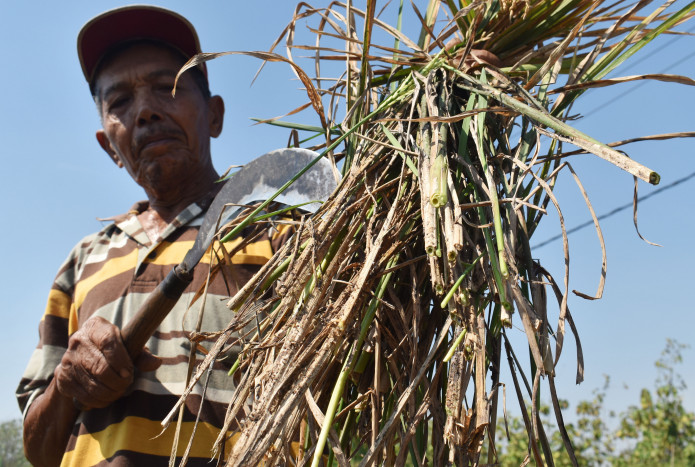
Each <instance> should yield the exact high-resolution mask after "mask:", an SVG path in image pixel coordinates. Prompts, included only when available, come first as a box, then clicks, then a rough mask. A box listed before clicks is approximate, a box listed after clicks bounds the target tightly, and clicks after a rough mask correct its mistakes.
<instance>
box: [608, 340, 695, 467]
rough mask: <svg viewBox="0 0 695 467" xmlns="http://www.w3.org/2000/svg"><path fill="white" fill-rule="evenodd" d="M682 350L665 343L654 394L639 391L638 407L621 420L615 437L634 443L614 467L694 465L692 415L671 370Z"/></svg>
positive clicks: (680, 383) (681, 385) (680, 381)
mask: <svg viewBox="0 0 695 467" xmlns="http://www.w3.org/2000/svg"><path fill="white" fill-rule="evenodd" d="M685 347H687V346H686V345H684V344H680V343H678V342H675V341H673V340H671V339H669V340H668V341H667V342H666V348H665V349H664V351H663V352H662V353H661V358H660V359H659V360H657V362H656V367H657V371H658V377H657V382H656V383H657V385H656V390H655V392H654V393H652V392H651V391H649V390H648V389H642V393H641V395H640V405H639V406H631V407H629V408H628V410H627V412H626V413H625V414H624V415H623V416H622V418H621V420H620V428H619V429H618V431H617V433H616V437H617V438H619V439H625V440H634V441H636V443H635V446H634V448H632V449H629V450H626V451H625V452H622V453H620V456H618V458H617V459H616V460H615V465H616V466H628V465H662V464H668V465H672V466H681V465H682V466H686V465H695V414H693V413H692V412H687V411H686V410H685V408H684V407H683V400H682V398H681V396H680V392H681V391H683V390H684V389H686V385H685V383H684V382H683V379H682V378H681V377H680V375H679V374H678V373H676V371H675V370H674V365H676V364H678V363H681V362H682V355H681V351H682V350H683V349H684V348H685Z"/></svg>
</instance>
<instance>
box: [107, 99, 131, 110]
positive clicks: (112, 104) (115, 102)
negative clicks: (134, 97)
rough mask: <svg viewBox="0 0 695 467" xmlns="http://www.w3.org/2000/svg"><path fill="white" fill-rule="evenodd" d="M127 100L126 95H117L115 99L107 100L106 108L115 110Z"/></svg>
mask: <svg viewBox="0 0 695 467" xmlns="http://www.w3.org/2000/svg"><path fill="white" fill-rule="evenodd" d="M127 102H128V98H127V97H118V98H116V99H113V100H112V101H111V102H109V105H108V109H109V110H116V109H119V108H121V107H123V106H125V104H126V103H127Z"/></svg>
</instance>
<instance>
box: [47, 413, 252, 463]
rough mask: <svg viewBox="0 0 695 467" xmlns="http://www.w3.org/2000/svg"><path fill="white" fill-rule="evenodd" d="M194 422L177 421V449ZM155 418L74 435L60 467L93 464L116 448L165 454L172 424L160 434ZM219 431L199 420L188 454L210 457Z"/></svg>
mask: <svg viewBox="0 0 695 467" xmlns="http://www.w3.org/2000/svg"><path fill="white" fill-rule="evenodd" d="M194 425H195V422H184V423H182V424H181V435H180V441H179V446H178V449H179V452H177V456H182V455H183V453H184V452H185V449H186V446H187V445H188V440H189V439H190V436H191V433H192V432H193V426H194ZM161 431H162V425H161V424H160V422H158V421H153V420H148V419H146V418H141V417H126V418H125V419H124V420H123V421H122V422H120V423H116V424H113V425H109V426H108V427H107V428H106V429H104V430H102V431H99V432H96V433H85V434H82V435H80V436H78V437H77V441H76V444H75V448H74V449H73V450H71V451H68V452H66V453H65V455H64V456H63V461H62V463H61V464H60V465H61V467H67V466H85V465H95V464H98V463H99V462H102V461H104V460H106V459H109V458H110V457H112V456H113V455H114V454H116V453H117V452H118V451H132V452H138V453H142V454H148V455H154V456H162V457H165V458H166V457H169V455H170V453H171V449H172V446H173V442H174V434H175V432H176V424H175V423H172V424H171V425H170V426H169V427H168V428H167V429H166V430H165V431H164V433H162V434H161V436H160V435H159V434H160V433H161ZM218 433H219V430H218V429H217V428H215V427H214V426H212V425H210V424H207V423H203V422H200V423H199V424H198V428H197V430H196V435H195V441H194V442H193V446H192V447H191V452H190V456H191V457H201V458H211V457H212V449H213V447H214V443H215V440H216V439H217V435H218ZM238 436H239V434H238V433H236V434H234V435H233V436H232V439H231V440H228V441H227V442H226V444H225V453H229V452H230V451H231V448H232V446H233V444H234V442H235V441H236V439H237V438H238Z"/></svg>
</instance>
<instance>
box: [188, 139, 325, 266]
mask: <svg viewBox="0 0 695 467" xmlns="http://www.w3.org/2000/svg"><path fill="white" fill-rule="evenodd" d="M316 156H318V154H317V153H315V152H314V151H310V150H308V149H302V148H284V149H276V150H275V151H271V152H269V153H266V154H264V155H262V156H260V157H258V158H257V159H254V160H252V161H251V162H249V163H248V164H246V165H244V167H243V168H242V169H241V170H239V171H238V172H236V173H235V174H234V175H233V176H232V177H231V178H230V179H229V180H227V181H226V182H225V184H224V186H223V187H222V189H221V190H220V192H219V193H218V194H217V196H216V197H215V199H214V200H213V202H212V204H211V205H210V207H209V208H208V211H207V213H206V214H205V217H204V218H203V224H202V225H201V226H200V230H199V232H198V236H197V237H196V239H195V243H194V244H193V248H191V249H190V250H189V251H188V253H186V256H185V257H184V259H183V262H182V263H181V266H182V267H184V269H185V270H186V271H191V270H192V269H193V268H194V267H195V266H196V265H197V264H198V262H199V261H200V258H202V257H203V254H204V253H205V251H206V250H207V249H208V247H209V246H210V243H211V242H212V239H213V238H214V236H215V233H217V227H218V226H219V225H223V223H225V222H227V221H228V220H230V219H232V218H234V217H235V216H236V215H238V213H239V212H240V211H241V209H240V208H239V207H237V206H227V205H229V204H251V203H252V202H256V201H265V200H266V199H268V198H269V197H270V196H272V195H273V194H275V193H276V192H277V191H278V190H279V189H280V188H281V187H282V186H283V185H284V184H285V183H287V182H288V181H289V180H290V179H292V177H294V176H295V175H296V174H297V173H298V172H299V171H300V170H301V169H303V168H304V167H306V166H307V165H309V163H310V162H311V161H313V160H314V159H315V158H316ZM336 186H337V184H336V180H335V177H334V176H333V170H332V167H331V164H330V162H328V161H327V160H326V159H321V160H319V161H318V162H317V163H316V164H315V165H314V166H313V167H312V168H311V169H309V171H307V172H306V173H305V174H303V175H302V176H301V177H299V179H297V181H295V182H294V183H293V184H292V185H291V186H290V187H289V188H288V189H287V190H285V191H284V192H283V193H282V194H281V195H280V196H278V197H277V198H275V201H276V202H279V203H283V204H286V205H289V206H293V205H297V204H302V203H306V202H309V201H315V200H322V201H323V200H325V199H326V198H328V196H330V194H331V193H332V192H333V190H335V188H336ZM319 206H320V203H311V204H309V205H306V206H302V209H303V210H306V211H310V212H315V211H316V210H317V209H318V208H319Z"/></svg>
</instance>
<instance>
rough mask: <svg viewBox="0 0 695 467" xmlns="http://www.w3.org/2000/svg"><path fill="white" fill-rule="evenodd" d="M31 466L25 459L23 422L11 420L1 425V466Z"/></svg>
mask: <svg viewBox="0 0 695 467" xmlns="http://www.w3.org/2000/svg"><path fill="white" fill-rule="evenodd" d="M30 465H31V464H30V463H29V461H27V459H26V457H24V444H23V442H22V421H21V420H19V419H17V420H9V421H6V422H3V423H1V424H0V466H2V467H25V466H27V467H28V466H30Z"/></svg>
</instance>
